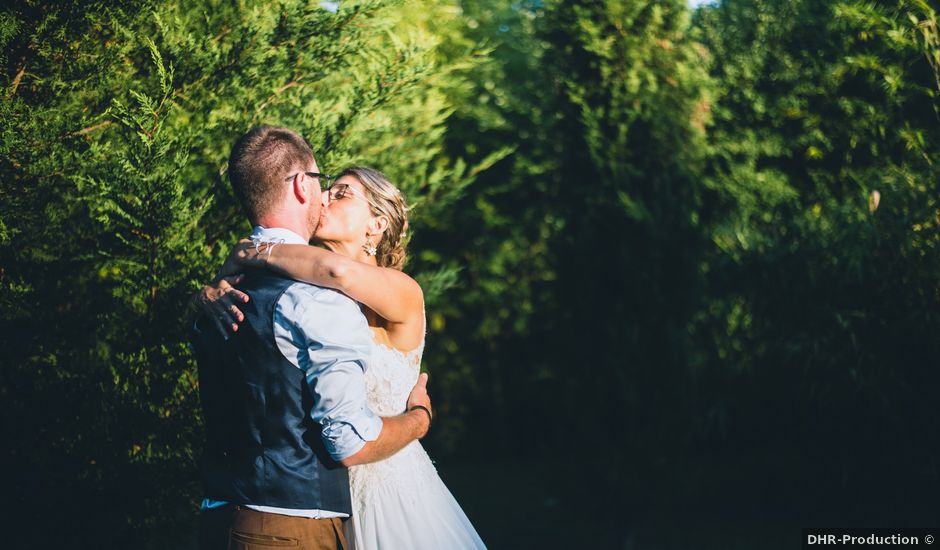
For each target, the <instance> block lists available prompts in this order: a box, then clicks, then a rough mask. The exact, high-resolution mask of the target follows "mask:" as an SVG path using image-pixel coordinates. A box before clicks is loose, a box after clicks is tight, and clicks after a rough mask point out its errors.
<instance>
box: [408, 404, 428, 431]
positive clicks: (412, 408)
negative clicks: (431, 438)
mask: <svg viewBox="0 0 940 550" xmlns="http://www.w3.org/2000/svg"><path fill="white" fill-rule="evenodd" d="M418 409H421V410H422V411H424V412H425V414H427V415H428V427H430V426H431V421H432V420H433V419H434V417H433V416H431V411H430V410H428V408H427V407H425V406H424V405H412V406H411V407H409V408H408V412H411V411H414V410H418Z"/></svg>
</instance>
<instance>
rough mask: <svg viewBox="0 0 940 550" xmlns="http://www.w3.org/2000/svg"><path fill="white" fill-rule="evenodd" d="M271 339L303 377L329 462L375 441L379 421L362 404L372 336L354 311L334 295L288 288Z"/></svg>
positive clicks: (350, 304)
mask: <svg viewBox="0 0 940 550" xmlns="http://www.w3.org/2000/svg"><path fill="white" fill-rule="evenodd" d="M274 334H275V339H276V340H277V345H278V348H279V349H280V350H281V353H283V354H284V356H285V357H286V358H287V359H288V360H290V361H291V363H293V364H294V365H296V366H297V367H298V368H299V369H301V370H302V371H303V372H304V375H305V377H306V380H307V384H308V386H309V387H310V391H311V393H312V394H313V396H314V400H313V403H314V404H313V408H312V409H311V411H310V417H311V418H312V419H313V420H314V421H315V422H317V423H319V424H320V425H321V426H322V427H323V430H322V438H323V443H324V445H325V446H326V450H327V452H329V453H330V456H332V457H333V459H334V460H342V459H344V458H347V457H349V456H352V455H354V454H356V453H357V452H358V451H359V450H360V449H362V447H363V446H365V444H366V441H375V440H376V439H378V437H379V432H381V431H382V419H381V418H379V416H378V415H376V414H375V413H374V412H373V411H372V409H370V408H369V405H368V403H367V401H366V387H365V380H364V377H363V375H364V373H365V369H366V368H367V360H368V357H369V355H370V353H371V349H372V345H373V344H372V332H371V331H370V329H369V326H368V324H367V323H366V320H365V317H364V316H363V315H362V312H361V311H360V310H359V306H358V305H357V304H356V302H354V301H353V300H351V299H350V298H349V297H347V296H346V295H344V294H342V293H340V292H337V291H335V290H331V289H327V288H321V287H317V286H312V285H308V284H304V283H297V284H294V285H291V286H290V287H289V288H288V289H287V290H286V291H285V292H284V294H282V295H281V298H280V299H279V300H278V303H277V307H276V309H275V313H274Z"/></svg>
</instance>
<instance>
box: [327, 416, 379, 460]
mask: <svg viewBox="0 0 940 550" xmlns="http://www.w3.org/2000/svg"><path fill="white" fill-rule="evenodd" d="M381 431H382V419H381V418H379V417H378V416H375V415H372V416H369V417H366V418H362V419H360V420H359V421H358V422H356V424H355V425H353V424H351V423H349V422H331V423H328V424H324V426H323V431H322V432H321V435H322V437H323V444H324V446H325V447H326V451H327V452H328V453H330V456H331V457H333V460H337V461H339V460H343V459H344V458H349V457H351V456H352V455H354V454H356V453H358V452H359V451H360V450H362V448H363V447H365V445H366V442H367V441H375V440H376V439H378V438H379V433H380V432H381Z"/></svg>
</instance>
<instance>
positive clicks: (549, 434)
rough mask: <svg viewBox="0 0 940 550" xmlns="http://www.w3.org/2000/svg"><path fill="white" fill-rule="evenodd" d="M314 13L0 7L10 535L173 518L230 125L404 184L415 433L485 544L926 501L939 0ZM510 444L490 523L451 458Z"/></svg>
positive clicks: (187, 482)
mask: <svg viewBox="0 0 940 550" xmlns="http://www.w3.org/2000/svg"><path fill="white" fill-rule="evenodd" d="M320 4H321V3H319V2H309V1H299V0H297V1H295V0H280V1H278V2H276V3H275V4H273V5H265V6H261V5H260V4H253V3H250V2H234V3H230V2H218V1H215V0H212V1H207V2H187V3H183V2H170V1H154V0H138V1H136V2H105V3H89V2H80V1H71V2H61V3H54V4H52V3H40V2H26V3H24V4H23V5H22V6H19V7H10V8H4V9H3V10H2V12H0V43H2V44H3V49H2V50H0V56H2V57H0V62H2V67H3V74H2V80H0V83H2V86H3V93H2V96H0V136H2V137H0V335H2V336H0V344H2V345H3V349H4V359H3V366H2V368H0V398H2V399H0V403H2V404H0V414H3V416H4V419H5V421H4V433H3V436H4V439H5V442H7V449H8V450H7V451H6V452H5V453H4V454H3V463H2V464H0V466H2V467H4V468H6V469H7V471H12V472H14V473H15V475H14V476H13V479H12V485H11V488H10V492H11V494H12V495H13V508H14V515H13V516H12V521H14V522H17V523H19V524H22V525H37V524H43V522H44V521H46V520H45V519H44V518H47V517H50V516H54V517H57V518H61V521H60V528H59V529H60V530H61V533H59V534H56V533H52V534H50V535H49V536H50V537H52V539H55V540H53V541H52V542H50V544H52V543H54V542H56V541H60V542H61V540H67V539H75V540H81V541H95V540H98V541H103V542H101V544H99V545H98V546H102V547H105V546H111V545H114V544H117V543H116V542H115V541H119V540H120V541H122V543H123V542H126V541H131V542H128V543H127V544H122V545H123V546H127V545H131V546H136V545H139V544H138V543H139V542H140V541H149V542H150V544H151V546H153V547H165V546H172V545H174V544H176V543H180V544H182V543H183V542H184V541H185V540H186V539H188V538H191V527H192V525H193V522H194V519H195V513H196V507H195V505H196V502H197V501H198V498H199V496H200V494H199V488H198V485H197V480H196V475H195V468H194V460H195V458H196V457H197V455H198V453H199V450H200V445H201V437H202V434H201V424H200V422H201V421H200V418H199V410H198V402H197V399H196V394H195V390H196V386H195V385H196V380H195V370H194V365H193V362H192V359H191V357H190V354H189V351H188V349H187V348H186V345H185V340H186V330H187V327H188V324H189V322H190V318H191V311H190V309H189V299H190V296H191V295H192V293H193V292H194V291H195V290H196V288H198V286H199V285H201V284H202V283H204V282H205V281H207V280H208V279H209V278H210V277H211V275H212V274H213V273H214V271H215V269H217V267H218V265H219V264H220V263H221V260H222V258H223V257H224V255H225V254H227V252H228V250H229V248H230V246H231V244H232V243H233V242H234V241H235V240H236V239H237V238H239V237H241V236H244V235H245V234H246V233H247V231H248V230H249V227H248V225H247V223H246V222H245V221H244V218H243V216H242V214H241V213H240V212H239V209H238V206H237V204H236V201H235V199H234V197H233V196H232V195H231V192H230V190H229V188H228V183H227V181H226V180H225V177H224V173H223V170H224V162H225V158H226V156H227V154H228V150H229V147H230V146H231V144H232V142H233V140H234V139H235V138H236V137H237V136H238V135H240V134H241V133H242V132H243V131H245V130H246V129H248V128H249V127H250V126H252V125H255V124H259V123H273V124H283V125H286V126H290V127H293V128H296V129H298V130H299V131H301V132H302V133H303V134H304V135H305V136H307V137H308V139H310V140H311V143H312V144H313V148H314V151H315V152H316V153H317V159H318V162H319V164H320V166H321V167H322V168H323V169H324V170H326V171H335V170H337V169H340V168H342V167H343V166H346V165H348V164H353V163H357V164H358V163H362V164H368V165H371V166H375V167H377V168H379V169H381V170H382V171H384V172H385V173H386V174H388V175H389V176H390V178H391V179H392V181H394V182H396V183H397V184H399V185H400V186H401V188H402V189H403V191H404V192H405V195H406V197H407V198H408V199H409V202H410V203H411V204H412V205H413V207H414V209H413V212H412V226H411V231H410V233H411V234H412V235H414V237H413V240H412V242H411V245H410V246H411V255H410V257H411V261H410V263H409V265H408V267H407V270H408V271H409V272H410V273H413V274H414V275H415V276H416V277H418V279H419V281H420V282H421V283H422V286H423V287H424V289H425V292H426V294H427V296H428V299H429V300H428V321H429V327H428V330H429V336H428V348H427V353H426V355H425V367H426V368H427V369H428V370H430V371H431V372H432V376H431V385H432V395H433V396H434V399H435V409H436V411H437V412H438V420H436V426H437V427H436V429H435V432H434V433H433V434H432V436H431V438H430V439H429V440H427V441H426V443H427V444H428V445H429V446H430V447H432V455H433V456H435V457H436V458H439V459H440V460H441V461H442V463H444V464H447V463H449V462H458V461H464V462H466V463H467V464H468V466H467V467H468V468H469V470H470V471H472V472H474V475H473V476H472V479H471V480H469V481H468V482H467V483H466V485H465V487H467V488H468V489H467V491H468V493H467V494H477V493H473V490H474V489H477V490H478V491H479V493H478V494H479V495H481V497H480V501H479V502H474V501H472V500H464V499H462V498H461V493H459V492H457V491H455V494H457V496H458V500H460V501H461V503H462V504H463V505H464V506H465V508H468V511H469V512H470V517H471V519H472V520H474V523H475V524H477V526H478V527H479V528H480V531H481V533H482V535H483V538H484V540H487V541H488V542H490V543H491V544H492V545H493V546H497V545H503V544H504V545H515V546H520V547H522V546H527V545H533V544H539V545H543V546H549V545H564V544H569V545H575V544H578V543H583V542H584V541H583V538H582V535H583V533H575V532H573V531H572V532H571V533H569V532H567V531H564V532H563V530H564V529H565V528H567V526H566V525H561V524H559V523H558V522H555V521H553V520H552V519H546V518H556V517H558V515H559V510H560V507H561V508H564V510H581V509H584V510H586V511H585V512H584V513H583V514H581V515H578V514H579V513H580V512H574V514H575V515H574V516H572V522H571V524H572V525H582V526H583V525H590V526H591V527H590V529H589V530H590V531H591V532H592V533H594V534H595V535H593V536H596V541H595V542H596V544H595V545H597V546H622V545H623V544H624V541H625V540H626V541H633V542H636V543H637V545H640V544H642V543H644V542H649V545H650V546H659V545H660V544H661V543H662V544H666V545H667V546H668V543H667V542H662V541H661V540H660V539H658V538H653V537H652V536H651V533H654V532H656V534H659V532H658V531H660V530H665V529H666V528H667V527H671V526H673V524H674V523H675V521H674V520H675V518H677V517H680V518H681V517H686V518H688V519H689V520H690V521H691V522H694V521H696V520H698V521H701V522H702V523H704V524H709V525H712V524H715V522H721V521H727V516H729V515H733V516H734V517H736V518H740V519H741V522H750V523H754V524H757V522H758V520H761V518H758V517H757V516H758V515H760V514H761V513H766V514H767V515H768V516H772V517H774V518H777V519H778V521H779V522H780V523H781V524H786V525H790V524H802V525H809V524H814V523H815V524H830V525H835V524H849V523H891V522H892V521H896V522H901V521H902V520H903V521H907V522H913V523H917V522H920V523H928V522H929V521H931V520H932V519H933V518H935V517H936V516H937V513H938V512H940V510H938V509H937V507H936V503H934V502H928V501H927V498H926V497H923V496H921V497H919V498H908V497H906V496H904V491H905V488H909V487H917V488H918V491H922V495H930V494H934V493H935V491H936V489H938V488H940V478H938V476H937V473H936V467H935V464H936V461H937V459H938V451H940V449H938V446H937V444H936V442H935V438H934V437H933V436H932V433H931V430H932V428H933V426H934V425H936V424H937V422H938V421H940V418H938V415H937V410H936V407H934V406H933V405H932V403H933V397H932V390H933V388H936V387H937V385H938V382H940V381H938V379H937V374H936V369H935V367H936V365H938V364H940V339H938V338H937V335H938V334H940V317H938V316H937V312H938V311H940V283H938V278H937V273H938V272H940V254H938V252H940V250H938V248H940V229H938V228H940V205H938V202H937V201H938V198H940V172H938V159H940V35H938V15H937V10H936V6H935V5H934V4H933V3H931V2H929V1H928V0H883V1H878V2H872V1H866V0H838V1H834V2H818V1H813V0H722V1H721V2H713V3H708V4H705V5H703V6H702V7H699V8H698V9H696V10H694V11H693V10H690V9H689V8H688V6H687V3H686V2H685V1H684V0H655V1H654V0H576V1H562V0H551V1H542V0H523V1H517V2H504V1H502V0H499V1H497V0H460V1H458V0H447V1H432V0H408V1H403V2H392V1H384V0H364V1H357V2H345V1H344V2H340V3H339V9H338V10H336V11H335V12H334V11H332V10H330V9H324V8H323V7H322V6H321V5H320ZM323 4H324V5H325V6H327V7H329V6H332V5H333V3H323ZM885 442H890V443H891V444H885ZM494 449H495V450H496V451H495V452H494ZM512 461H516V462H517V463H519V464H523V465H524V466H523V467H522V468H521V469H523V470H525V475H529V476H535V475H536V473H537V472H540V471H545V472H548V474H547V475H546V477H545V479H540V480H539V481H540V483H541V484H542V485H541V486H540V487H539V488H538V489H537V490H530V489H529V488H526V489H524V490H525V491H529V492H525V493H523V494H525V501H524V502H516V503H515V504H513V505H512V508H511V509H506V507H509V506H510V504H509V503H512V502H514V501H512V499H511V498H503V495H496V494H491V492H487V491H484V490H483V489H479V488H478V487H477V486H479V487H487V486H489V487H493V486H498V487H499V489H498V490H504V491H506V493H507V495H509V493H510V491H514V490H516V489H517V488H516V487H515V486H514V485H513V484H514V483H517V484H521V483H522V482H521V481H519V480H518V479H510V477H511V476H510V475H509V474H505V479H501V478H497V479H496V480H495V481H492V482H491V485H486V483H485V482H486V481H487V480H486V479H485V477H486V476H485V475H484V474H481V473H480V472H495V473H496V474H497V475H498V472H500V471H502V467H503V466H502V465H503V464H505V463H511V462H512ZM584 471H587V472H588V473H587V474H582V472H584ZM566 478H567V479H569V481H565V479H566ZM526 479H530V478H526ZM531 479H535V478H534V477H532V478H531ZM445 481H447V482H448V483H449V484H450V482H451V479H448V478H445ZM503 484H505V485H506V486H505V487H503ZM522 491H523V489H519V492H520V493H521V492H522ZM768 494H770V495H775V496H776V497H775V498H774V499H772V500H771V501H767V499H766V495H768ZM902 497H903V498H902ZM598 500H602V501H605V502H607V501H610V502H617V503H619V504H618V505H617V506H616V507H614V508H611V509H610V512H609V513H605V512H604V511H603V510H600V511H598V510H597V509H596V507H595V506H593V505H592V506H585V504H584V503H585V502H596V501H598ZM755 501H760V502H764V503H765V504H764V507H763V508H760V509H757V508H755V507H753V506H752V505H751V504H750V503H753V502H755ZM63 503H67V504H68V505H70V508H69V511H70V513H69V514H66V515H62V514H61V513H60V511H61V509H62V506H63ZM741 503H746V504H741ZM76 505H77V509H76ZM86 505H87V506H86ZM474 506H476V507H475V508H474ZM501 510H503V512H501ZM690 510H694V512H690ZM477 512H478V513H479V514H480V515H475V513H477ZM487 513H489V514H490V515H486V514H487ZM506 514H513V515H512V518H513V522H512V526H511V527H506V526H505V525H504V524H505V523H506V517H509V516H507V515H506ZM624 516H626V517H627V518H628V520H627V521H625V520H624ZM692 516H695V517H694V518H693V517H692ZM765 519H766V518H764V519H763V520H765ZM763 520H762V521H763ZM501 522H502V523H501ZM525 522H531V523H532V524H533V525H536V526H538V527H539V529H536V530H537V531H539V533H540V534H539V535H536V538H535V539H533V538H532V537H531V536H530V535H529V533H527V532H526V530H525V529H521V530H520V528H519V525H520V524H523V523H525ZM898 524H899V523H898ZM761 525H764V526H766V521H765V522H764V523H761ZM178 526H182V529H176V528H175V527H178ZM660 528H661V529H660ZM500 529H503V530H500ZM644 529H645V531H644ZM703 530H706V529H704V528H703ZM517 531H518V532H517ZM160 532H170V533H174V534H172V535H169V536H167V535H157V534H156V533H160ZM689 533H693V531H689ZM644 536H646V537H647V538H651V540H652V541H647V539H646V538H644ZM676 536H677V537H679V538H677V539H676V540H674V541H673V542H674V543H675V544H674V546H675V547H697V548H711V547H714V548H729V547H739V546H740V547H753V544H751V545H750V546H749V545H748V544H747V543H746V542H740V544H735V543H733V542H729V541H728V540H727V539H726V538H725V539H721V540H717V539H716V540H714V541H711V542H709V540H708V539H707V538H703V537H701V536H698V535H693V534H689V535H688V538H682V537H683V535H681V534H679V535H676ZM56 537H59V539H61V540H59V539H56ZM174 537H176V538H178V539H179V540H173V539H174ZM538 537H541V538H538ZM760 540H761V541H762V542H761V544H763V542H766V538H761V539H760ZM781 540H783V539H781ZM533 541H535V542H533ZM693 541H694V542H693ZM741 541H744V539H743V538H742V539H741ZM15 542H16V543H18V544H21V545H24V544H27V543H28V542H30V541H28V540H26V539H23V540H19V539H17V540H15ZM79 544H81V543H79ZM89 544H91V543H90V542H89ZM768 544H769V545H768V546H765V547H767V548H770V547H774V546H772V544H771V543H768Z"/></svg>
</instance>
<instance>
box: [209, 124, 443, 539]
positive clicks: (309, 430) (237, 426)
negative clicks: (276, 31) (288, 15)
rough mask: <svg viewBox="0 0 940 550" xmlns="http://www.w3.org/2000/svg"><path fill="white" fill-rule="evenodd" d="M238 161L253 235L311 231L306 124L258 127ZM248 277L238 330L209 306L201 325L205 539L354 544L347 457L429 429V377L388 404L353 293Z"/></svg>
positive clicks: (354, 459)
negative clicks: (223, 323) (224, 325)
mask: <svg viewBox="0 0 940 550" xmlns="http://www.w3.org/2000/svg"><path fill="white" fill-rule="evenodd" d="M228 171H229V178H230V180H231V183H232V188H233V189H234V191H235V195H236V196H237V197H238V198H239V200H240V201H241V203H242V206H243V207H244V209H245V211H246V213H247V215H248V218H249V220H250V221H251V223H252V225H254V226H255V230H254V235H253V237H254V238H258V239H260V240H262V241H267V242H273V243H277V242H283V243H296V244H307V243H308V241H309V240H310V237H311V236H312V235H313V233H314V231H315V229H316V227H317V224H318V223H319V220H320V215H321V208H322V202H321V195H320V185H319V176H320V174H318V173H317V171H318V168H317V163H316V161H315V160H314V157H313V152H312V151H311V149H310V146H309V145H308V144H307V142H306V141H305V140H304V139H303V138H302V137H301V136H300V135H298V134H297V133H295V132H293V131H291V130H289V129H287V128H278V127H272V126H262V127H258V128H254V129H252V130H251V131H249V132H248V133H247V134H245V135H244V136H242V137H241V138H239V140H238V141H237V142H236V143H235V146H234V147H233V148H232V153H231V156H230V158H229V170H228ZM236 286H237V287H238V289H239V290H241V291H242V292H244V293H245V294H247V295H248V296H249V298H250V299H249V301H248V302H247V303H245V304H244V305H243V306H241V309H242V311H243V313H244V315H245V320H244V322H243V323H242V324H241V325H240V326H239V329H238V331H237V332H236V333H234V334H233V335H230V336H229V335H225V334H222V333H221V332H219V331H218V330H216V328H215V326H214V319H212V318H210V317H208V316H207V314H203V316H202V317H200V318H199V319H198V320H197V322H196V324H195V326H194V327H193V333H192V343H193V349H194V350H195V354H196V359H197V362H198V364H199V389H200V397H201V400H202V407H203V412H204V418H205V423H206V436H207V444H206V451H205V455H204V457H203V460H202V464H201V472H202V480H203V484H204V487H205V494H206V499H205V500H204V501H203V504H202V510H203V511H202V518H201V526H200V545H201V547H202V548H203V549H204V550H208V549H216V548H218V549H226V548H227V549H240V548H259V547H266V546H296V547H300V548H316V549H320V548H345V547H346V539H345V536H344V534H343V524H342V520H343V518H348V517H349V516H350V514H351V513H352V507H351V503H350V496H349V480H348V477H347V472H346V468H345V467H346V466H351V465H354V464H361V463H366V462H374V461H377V460H381V459H383V458H386V457H388V456H391V455H392V454H394V453H396V452H397V451H398V450H400V449H401V448H402V447H404V446H405V445H407V444H408V443H410V442H411V441H413V440H415V439H419V438H421V437H424V435H425V434H426V433H427V430H428V428H429V426H430V416H431V415H430V408H431V402H430V400H429V399H428V395H427V389H426V387H425V384H426V380H427V378H426V377H425V376H422V377H421V378H419V380H418V383H417V384H416V385H415V387H414V389H413V390H412V392H411V395H410V396H409V398H408V403H407V407H406V409H407V412H405V413H403V414H400V415H398V416H395V417H385V418H382V417H379V416H376V414H375V413H374V412H372V410H370V409H369V407H368V405H367V404H366V391H365V385H364V381H363V372H364V370H365V369H366V368H367V364H366V362H367V357H368V356H369V350H370V348H371V347H372V335H371V331H370V329H369V327H368V325H367V324H366V320H365V318H364V317H363V315H362V313H361V312H360V310H359V307H358V306H357V304H356V303H355V302H354V301H352V300H351V299H350V298H348V297H346V296H345V295H343V294H341V293H339V292H336V291H334V290H330V289H326V288H321V287H317V286H314V285H309V284H306V283H300V282H296V281H293V280H290V279H284V278H280V277H278V276H276V275H274V274H272V273H269V272H266V271H263V270H258V271H252V272H249V273H247V274H246V276H245V277H244V278H243V279H242V280H241V281H240V282H239V283H238V284H237V285H236ZM422 409H424V410H422Z"/></svg>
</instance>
